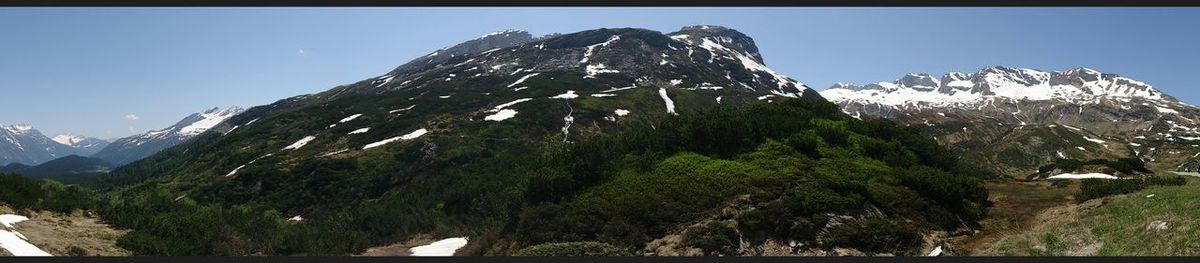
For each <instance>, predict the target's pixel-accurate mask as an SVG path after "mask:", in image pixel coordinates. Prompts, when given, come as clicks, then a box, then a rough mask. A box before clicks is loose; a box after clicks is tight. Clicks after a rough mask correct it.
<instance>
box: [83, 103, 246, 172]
mask: <svg viewBox="0 0 1200 263" xmlns="http://www.w3.org/2000/svg"><path fill="white" fill-rule="evenodd" d="M242 111H243V109H242V108H239V107H228V108H225V109H221V108H212V109H208V110H206V111H203V112H200V113H194V114H192V115H188V116H187V117H185V118H183V120H180V121H179V122H178V123H175V125H171V126H170V127H167V128H164V129H161V130H154V131H149V132H146V133H143V134H138V135H133V136H129V137H125V138H121V139H118V140H116V141H113V142H112V143H110V144H108V145H107V146H106V147H104V148H103V149H101V150H100V151H99V152H96V154H94V155H92V157H95V158H99V159H101V160H105V161H107V162H110V163H112V164H113V165H116V166H121V165H125V164H128V163H131V162H134V161H137V160H140V159H142V158H145V157H146V156H150V155H152V154H154V153H157V152H158V151H161V150H163V149H166V148H170V147H171V146H175V145H176V144H179V143H181V142H184V141H187V140H189V139H191V138H193V137H196V136H197V135H200V134H202V133H204V132H205V131H208V130H209V129H212V128H213V127H215V126H217V125H218V124H221V122H223V121H225V120H226V119H228V118H229V117H232V116H234V115H237V114H238V113H241V112H242Z"/></svg>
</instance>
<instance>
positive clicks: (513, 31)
mask: <svg viewBox="0 0 1200 263" xmlns="http://www.w3.org/2000/svg"><path fill="white" fill-rule="evenodd" d="M520 33H526V34H528V33H529V32H525V30H519V29H505V30H500V31H496V32H491V33H487V34H484V35H482V36H479V37H478V38H475V39H484V38H489V37H493V36H504V35H508V34H520Z"/></svg>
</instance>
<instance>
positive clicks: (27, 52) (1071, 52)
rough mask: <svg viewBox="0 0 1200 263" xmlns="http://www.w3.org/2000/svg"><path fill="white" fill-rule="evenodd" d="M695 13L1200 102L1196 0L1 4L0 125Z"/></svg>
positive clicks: (280, 89) (801, 67)
mask: <svg viewBox="0 0 1200 263" xmlns="http://www.w3.org/2000/svg"><path fill="white" fill-rule="evenodd" d="M696 24H710V25H722V26H727V27H730V28H734V29H737V30H739V31H741V32H743V33H746V34H747V35H750V36H751V37H753V38H754V40H755V41H756V42H757V44H758V46H759V49H760V50H761V53H762V54H763V57H764V58H765V60H766V63H767V65H768V66H770V67H771V68H773V69H775V70H776V71H778V72H780V73H783V74H785V75H788V76H790V77H792V78H795V79H797V80H800V81H802V82H805V83H807V84H808V85H809V86H811V87H814V88H817V89H824V88H825V87H828V86H829V85H831V84H833V83H835V82H839V81H840V82H854V83H867V82H874V81H890V80H893V79H895V78H897V77H900V76H902V75H903V74H906V73H910V72H925V73H930V74H934V75H940V74H942V73H945V72H948V71H976V70H978V69H981V68H983V67H987V66H993V65H1005V66H1019V67H1029V68H1036V69H1043V70H1065V69H1069V68H1075V67H1080V66H1086V67H1090V68H1094V69H1097V70H1100V71H1102V72H1108V73H1118V74H1121V75H1124V76H1128V77H1132V78H1135V79H1139V80H1142V81H1145V82H1147V83H1150V84H1151V85H1154V86H1155V87H1156V88H1159V89H1160V90H1163V91H1164V92H1166V93H1168V94H1171V95H1174V96H1176V97H1178V98H1180V99H1182V100H1184V101H1186V102H1189V103H1193V104H1200V89H1196V88H1195V87H1193V84H1192V83H1193V80H1192V79H1193V75H1194V74H1196V73H1198V72H1200V71H1198V69H1200V63H1198V62H1200V61H1198V59H1200V30H1196V29H1195V28H1194V27H1195V25H1200V8H800V7H796V8H0V36H3V38H2V39H0V94H3V96H0V124H14V123H28V124H32V125H34V126H35V127H36V128H38V129H39V130H42V131H43V132H44V133H47V134H48V135H51V136H52V135H53V134H58V133H72V134H82V135H87V136H94V137H100V138H114V137H120V136H126V135H130V134H134V133H141V132H145V131H147V130H150V129H158V128H162V127H166V126H169V125H171V124H174V122H176V121H178V120H179V119H181V118H183V117H184V116H186V115H187V114H190V113H193V112H198V111H201V110H204V109H206V108H211V107H215V106H229V105H238V106H243V107H249V106H255V105H263V104H269V103H271V102H274V101H275V100H278V99H282V98H286V97H289V96H294V95H300V94H306V93H312V92H318V91H322V90H326V89H329V88H332V87H334V86H337V85H340V84H346V83H351V82H355V81H358V80H362V79H365V78H368V77H373V76H378V75H380V74H383V73H385V72H387V71H389V70H391V69H392V68H395V67H396V66H398V65H400V64H403V63H404V62H407V61H408V60H410V59H413V58H415V57H418V56H421V55H424V54H427V53H429V52H432V51H434V50H436V49H438V48H442V47H446V46H450V45H454V44H457V43H459V42H462V41H465V40H468V39H472V38H475V37H478V36H480V35H483V34H486V33H489V32H493V31H498V30H502V29H509V28H514V29H523V30H527V31H530V32H531V33H533V34H534V35H539V36H540V35H544V34H549V33H571V32H577V31H580V30H587V29H593V28H600V27H610V28H611V27H639V28H648V29H652V30H658V31H662V32H664V33H667V32H672V31H675V30H678V29H679V28H681V27H683V26H686V25H696ZM131 115H136V116H137V118H133V116H131Z"/></svg>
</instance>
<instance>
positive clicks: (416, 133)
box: [362, 128, 429, 150]
mask: <svg viewBox="0 0 1200 263" xmlns="http://www.w3.org/2000/svg"><path fill="white" fill-rule="evenodd" d="M428 132H429V130H426V129H424V128H422V129H419V130H415V131H413V132H410V133H408V134H405V135H401V136H396V137H392V138H387V139H384V140H382V141H378V142H373V143H370V144H367V145H366V146H363V148H362V149H363V150H366V149H371V148H375V147H379V146H383V145H384V144H389V143H392V142H395V141H399V140H412V139H416V138H417V137H421V135H425V133H428Z"/></svg>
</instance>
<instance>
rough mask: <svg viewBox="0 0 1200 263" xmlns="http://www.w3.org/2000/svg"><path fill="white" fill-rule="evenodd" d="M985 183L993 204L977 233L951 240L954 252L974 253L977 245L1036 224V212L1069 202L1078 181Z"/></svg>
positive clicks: (987, 243)
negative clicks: (1059, 183)
mask: <svg viewBox="0 0 1200 263" xmlns="http://www.w3.org/2000/svg"><path fill="white" fill-rule="evenodd" d="M985 187H987V189H988V191H989V195H988V199H989V200H991V201H992V202H993V203H994V206H993V207H992V208H991V209H989V211H988V217H987V218H986V219H984V220H983V221H982V222H981V224H982V225H983V228H982V229H981V230H980V231H979V233H976V234H974V235H971V236H967V237H963V238H958V239H956V240H954V241H953V246H952V247H954V250H955V251H956V252H957V253H956V254H960V255H961V254H965V255H978V254H979V252H980V250H981V249H983V248H987V247H990V246H992V245H993V244H995V243H996V242H997V241H999V240H1000V239H1002V238H1004V237H1006V236H1010V235H1013V234H1016V233H1020V232H1023V231H1026V230H1029V229H1030V228H1032V227H1033V226H1034V225H1037V224H1038V222H1039V221H1040V219H1038V215H1039V214H1041V213H1042V212H1043V211H1046V210H1047V209H1050V208H1053V207H1057V206H1063V205H1067V204H1070V203H1071V201H1072V200H1073V199H1072V197H1071V195H1072V194H1073V193H1075V192H1076V191H1078V189H1079V184H1078V183H1072V184H1070V185H1066V186H1055V185H1052V183H1051V182H1046V181H1035V182H1024V181H1015V180H997V181H988V182H986V183H985Z"/></svg>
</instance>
